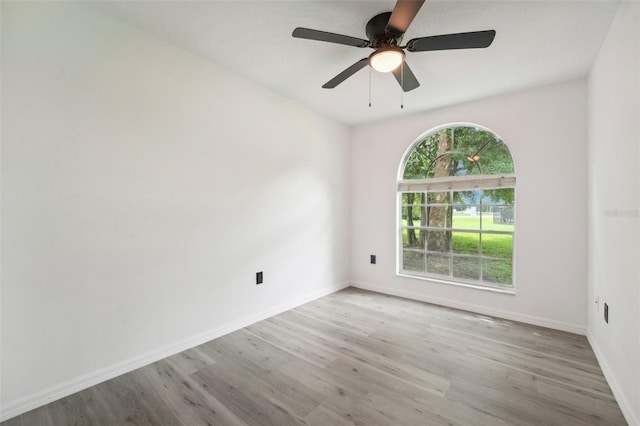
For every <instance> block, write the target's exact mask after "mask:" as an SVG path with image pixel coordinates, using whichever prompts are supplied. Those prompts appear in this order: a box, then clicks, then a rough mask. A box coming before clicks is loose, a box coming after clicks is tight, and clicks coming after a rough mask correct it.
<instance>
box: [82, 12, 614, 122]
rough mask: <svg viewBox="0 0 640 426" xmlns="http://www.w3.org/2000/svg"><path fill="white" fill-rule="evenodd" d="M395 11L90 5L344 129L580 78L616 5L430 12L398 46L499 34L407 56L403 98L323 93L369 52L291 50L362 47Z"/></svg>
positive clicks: (393, 87) (364, 91) (390, 88)
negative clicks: (383, 16) (300, 30)
mask: <svg viewBox="0 0 640 426" xmlns="http://www.w3.org/2000/svg"><path fill="white" fill-rule="evenodd" d="M394 4H395V1H393V0H389V1H340V2H336V1H324V0H323V1H238V0H235V1H157V2H156V1H124V2H117V1H110V2H104V3H94V5H95V6H96V7H98V8H100V9H101V10H102V11H104V12H106V13H107V14H109V15H111V16H113V17H116V18H118V19H122V20H124V21H126V22H129V23H130V24H133V25H134V26H137V27H139V28H141V29H143V30H145V31H147V32H149V33H151V34H153V35H155V36H157V37H159V38H161V39H164V40H166V41H169V42H171V43H173V44H175V45H178V46H181V47H183V48H185V49H187V50H189V51H192V52H194V53H195V54H197V55H199V56H201V57H204V58H206V59H208V60H210V61H212V62H215V63H217V64H219V65H221V66H223V67H224V68H226V69H228V70H230V71H232V72H234V73H237V74H240V75H242V76H245V77H247V78H248V79H251V80H254V81H257V82H259V83H261V84H263V85H265V86H267V87H269V88H271V89H272V90H274V91H275V92H278V93H280V94H282V95H284V96H287V97H289V98H292V99H295V100H297V101H299V102H301V103H303V104H306V105H308V106H310V107H311V108H313V109H315V110H317V111H319V112H321V113H324V114H326V115H328V116H330V117H332V118H334V119H336V120H338V121H340V122H342V123H345V124H347V125H357V124H363V123H367V122H371V121H375V120H379V119H384V118H389V117H394V116H398V115H401V114H409V113H412V112H417V111H424V110H428V109H432V108H437V107H442V106H446V105H450V104H454V103H459V102H464V101H469V100H473V99H478V98H483V97H487V96H492V95H496V94H500V93H505V92H509V91H513V90H518V89H524V88H529V87H535V86H540V85H545V84H549V83H553V82H558V81H564V80H569V79H575V78H579V77H584V76H586V75H587V73H588V71H589V69H590V66H591V64H592V63H593V60H594V59H595V57H596V54H597V52H598V50H599V48H600V46H601V44H602V41H603V40H604V37H605V36H606V33H607V30H608V28H609V25H610V23H611V21H612V19H613V16H614V14H615V12H616V10H617V7H618V5H619V3H618V2H617V1H565V0H563V1H535V2H531V1H517V0H509V1H483V0H476V1H458V0H448V1H429V0H427V2H426V3H425V5H424V6H423V7H422V9H421V10H420V12H419V13H418V16H417V17H416V19H415V20H414V21H413V23H412V25H411V27H410V28H409V30H408V31H407V33H406V34H405V37H404V40H405V42H406V41H408V40H410V39H412V38H415V37H422V36H429V35H437V34H448V33H455V32H467V31H479V30H487V29H494V30H496V32H497V35H496V38H495V40H494V42H493V44H492V45H491V46H490V47H489V48H487V49H472V50H454V51H439V52H416V53H411V52H408V53H407V62H408V63H409V65H410V66H411V68H412V70H413V72H414V74H415V75H416V77H417V78H418V80H419V81H420V83H421V86H420V87H419V88H417V89H416V90H414V91H412V92H408V93H405V94H404V109H400V101H401V92H400V88H399V86H398V84H397V82H396V81H395V79H394V78H393V76H392V75H390V74H379V73H377V72H375V71H374V72H372V73H371V91H372V100H373V106H372V107H371V108H370V107H369V105H368V102H369V74H370V73H369V68H365V69H363V70H361V71H360V72H358V73H357V74H355V75H354V76H352V77H351V78H349V79H348V80H347V81H345V82H344V83H342V84H341V85H339V86H338V87H337V88H335V89H322V88H321V86H322V84H324V83H325V82H327V81H328V80H329V79H331V78H332V77H334V76H335V75H336V74H338V73H339V72H341V71H342V70H343V69H345V68H347V67H348V66H349V65H351V64H353V63H354V62H356V61H357V60H359V59H362V58H365V57H367V56H368V55H369V54H370V53H371V49H368V48H365V49H360V48H356V47H349V46H342V45H337V44H332V43H322V42H317V41H311V40H303V39H294V38H292V37H291V32H292V31H293V29H294V28H295V27H297V26H301V27H307V28H313V29H319V30H324V31H330V32H336V33H340V34H345V35H351V36H354V37H359V38H366V35H365V25H366V23H367V21H368V20H369V19H370V18H371V17H373V16H374V15H376V14H378V13H381V12H387V11H391V10H392V9H393V6H394Z"/></svg>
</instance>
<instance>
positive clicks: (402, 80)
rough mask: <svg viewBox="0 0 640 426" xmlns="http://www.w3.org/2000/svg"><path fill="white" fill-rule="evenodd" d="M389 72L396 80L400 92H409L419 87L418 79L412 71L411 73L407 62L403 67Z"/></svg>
mask: <svg viewBox="0 0 640 426" xmlns="http://www.w3.org/2000/svg"><path fill="white" fill-rule="evenodd" d="M391 72H392V73H393V76H394V77H395V78H396V80H398V84H399V85H400V87H402V90H403V91H405V92H409V91H411V90H413V89H416V88H418V86H420V83H419V82H418V79H417V78H416V76H415V75H414V74H413V71H411V68H409V64H407V61H404V63H403V66H400V67H398V68H396V69H395V70H393V71H391Z"/></svg>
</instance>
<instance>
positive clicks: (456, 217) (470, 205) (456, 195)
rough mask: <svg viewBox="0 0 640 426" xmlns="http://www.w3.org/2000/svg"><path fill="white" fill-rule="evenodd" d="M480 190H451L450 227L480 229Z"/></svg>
mask: <svg viewBox="0 0 640 426" xmlns="http://www.w3.org/2000/svg"><path fill="white" fill-rule="evenodd" d="M481 199H482V191H479V190H471V191H454V192H453V202H454V205H453V218H452V219H453V220H452V228H457V229H480V208H479V203H480V201H481Z"/></svg>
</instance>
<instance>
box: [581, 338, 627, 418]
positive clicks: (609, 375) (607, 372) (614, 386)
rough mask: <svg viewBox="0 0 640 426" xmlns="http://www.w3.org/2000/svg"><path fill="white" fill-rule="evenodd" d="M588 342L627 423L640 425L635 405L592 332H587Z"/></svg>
mask: <svg viewBox="0 0 640 426" xmlns="http://www.w3.org/2000/svg"><path fill="white" fill-rule="evenodd" d="M587 340H588V341H589V344H590V345H591V349H593V353H594V354H596V359H597V360H598V364H600V368H602V372H603V373H604V377H605V379H607V383H609V387H610V388H611V392H613V396H614V397H615V398H616V401H617V402H618V405H619V406H620V410H621V411H622V414H623V415H624V418H625V420H626V421H627V423H629V424H630V425H633V426H639V425H640V419H639V418H638V417H637V415H636V413H634V411H633V404H631V402H630V401H629V399H628V398H627V396H626V395H625V393H624V391H623V390H622V387H621V386H620V383H618V381H617V380H616V376H615V375H614V374H613V370H612V369H611V367H610V366H609V363H608V362H607V359H606V358H605V356H604V354H603V353H602V350H601V349H600V346H598V343H597V342H596V339H595V338H594V337H593V334H591V330H587Z"/></svg>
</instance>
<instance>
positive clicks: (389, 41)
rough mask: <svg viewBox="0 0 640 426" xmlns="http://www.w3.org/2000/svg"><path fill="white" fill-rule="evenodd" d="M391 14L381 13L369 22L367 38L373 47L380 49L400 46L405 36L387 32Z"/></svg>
mask: <svg viewBox="0 0 640 426" xmlns="http://www.w3.org/2000/svg"><path fill="white" fill-rule="evenodd" d="M390 17H391V12H384V13H380V14H378V15H376V16H374V17H373V18H371V19H370V20H369V22H367V27H366V33H367V38H368V39H369V41H370V42H371V47H372V48H374V49H380V48H383V47H389V46H398V44H399V43H400V42H401V41H402V36H403V35H404V34H391V33H389V32H388V31H387V24H388V23H389V18H390Z"/></svg>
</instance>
